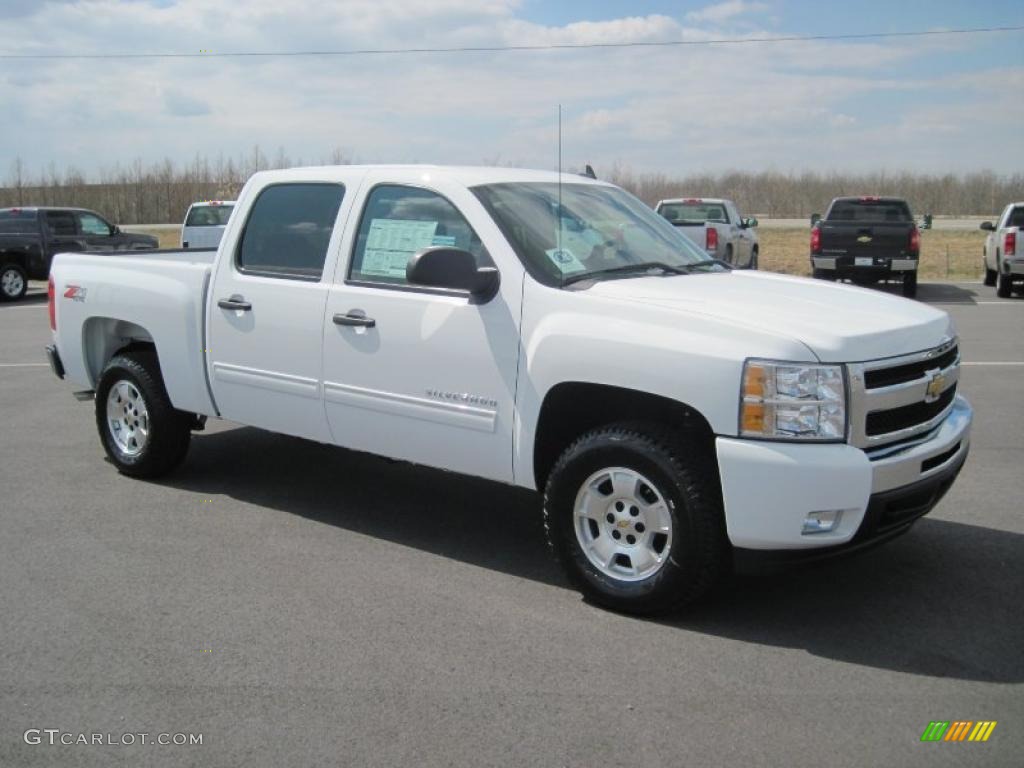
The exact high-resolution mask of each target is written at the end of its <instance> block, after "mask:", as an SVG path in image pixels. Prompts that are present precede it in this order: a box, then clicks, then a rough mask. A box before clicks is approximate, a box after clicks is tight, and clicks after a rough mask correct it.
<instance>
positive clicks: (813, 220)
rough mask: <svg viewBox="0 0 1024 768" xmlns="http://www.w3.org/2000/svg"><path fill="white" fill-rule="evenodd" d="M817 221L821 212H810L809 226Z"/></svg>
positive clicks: (819, 219)
mask: <svg viewBox="0 0 1024 768" xmlns="http://www.w3.org/2000/svg"><path fill="white" fill-rule="evenodd" d="M819 221H821V214H820V213H812V214H811V226H812V227H813V226H814V225H815V224H817V223H818V222H819Z"/></svg>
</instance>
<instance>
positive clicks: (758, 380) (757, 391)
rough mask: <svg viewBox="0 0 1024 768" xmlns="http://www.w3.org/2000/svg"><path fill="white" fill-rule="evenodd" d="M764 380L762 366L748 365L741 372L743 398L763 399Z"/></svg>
mask: <svg viewBox="0 0 1024 768" xmlns="http://www.w3.org/2000/svg"><path fill="white" fill-rule="evenodd" d="M764 378H765V371H764V367H763V366H760V365H754V364H751V363H748V364H747V367H746V369H745V370H744V371H743V396H744V397H764Z"/></svg>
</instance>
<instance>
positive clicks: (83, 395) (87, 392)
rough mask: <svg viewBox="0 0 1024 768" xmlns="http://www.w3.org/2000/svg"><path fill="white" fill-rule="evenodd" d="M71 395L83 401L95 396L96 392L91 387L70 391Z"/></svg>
mask: <svg viewBox="0 0 1024 768" xmlns="http://www.w3.org/2000/svg"><path fill="white" fill-rule="evenodd" d="M71 396H72V397H74V398H75V400H78V401H85V400H92V399H93V398H94V397H95V396H96V393H95V392H94V391H93V390H91V389H83V390H82V391H80V392H72V393H71Z"/></svg>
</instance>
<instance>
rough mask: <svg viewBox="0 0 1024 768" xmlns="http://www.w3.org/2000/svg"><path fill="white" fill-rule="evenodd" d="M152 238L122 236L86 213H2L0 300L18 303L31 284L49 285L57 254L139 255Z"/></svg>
mask: <svg viewBox="0 0 1024 768" xmlns="http://www.w3.org/2000/svg"><path fill="white" fill-rule="evenodd" d="M156 247H157V239H156V238H155V237H150V236H149V235H134V234H130V233H128V232H122V231H121V228H120V227H117V226H115V225H113V224H111V223H110V222H108V221H107V220H106V219H104V218H103V217H102V216H100V215H99V214H98V213H95V212H94V211H87V210H85V209H84V208H0V301H17V300H18V299H20V298H21V297H22V296H24V295H25V291H26V290H28V281H29V280H45V279H46V276H47V275H48V274H49V272H50V261H51V260H52V259H53V256H54V254H55V253H57V252H58V251H126V250H131V251H137V250H144V249H153V248H156Z"/></svg>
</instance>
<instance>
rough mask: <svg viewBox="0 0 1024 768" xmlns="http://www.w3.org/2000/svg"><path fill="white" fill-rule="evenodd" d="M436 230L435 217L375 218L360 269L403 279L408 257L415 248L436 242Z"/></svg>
mask: <svg viewBox="0 0 1024 768" xmlns="http://www.w3.org/2000/svg"><path fill="white" fill-rule="evenodd" d="M436 231H437V222H436V221H414V220H411V219H373V220H372V221H371V222H370V231H369V233H368V235H367V238H366V249H365V250H364V251H363V263H362V266H361V267H360V269H359V271H360V273H362V274H364V275H375V276H377V277H391V278H400V279H404V278H405V267H406V265H407V264H408V263H409V258H410V257H411V256H412V255H413V254H414V253H416V251H421V250H423V249H424V248H429V247H430V246H431V245H435V244H436V243H435V242H434V241H435V240H436V239H437V238H435V236H434V232H436ZM452 240H453V241H454V238H452Z"/></svg>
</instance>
